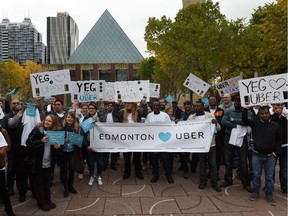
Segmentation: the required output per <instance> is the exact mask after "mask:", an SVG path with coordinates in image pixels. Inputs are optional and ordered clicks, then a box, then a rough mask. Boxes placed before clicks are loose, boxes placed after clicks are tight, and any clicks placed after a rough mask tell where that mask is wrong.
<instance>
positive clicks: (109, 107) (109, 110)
mask: <svg viewBox="0 0 288 216" xmlns="http://www.w3.org/2000/svg"><path fill="white" fill-rule="evenodd" d="M106 110H107V112H109V113H110V112H112V111H113V104H111V103H108V104H107V105H106Z"/></svg>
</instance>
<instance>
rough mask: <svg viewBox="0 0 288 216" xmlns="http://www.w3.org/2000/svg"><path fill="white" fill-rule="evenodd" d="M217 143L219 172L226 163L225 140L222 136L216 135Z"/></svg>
mask: <svg viewBox="0 0 288 216" xmlns="http://www.w3.org/2000/svg"><path fill="white" fill-rule="evenodd" d="M215 143H216V167H217V171H219V169H220V165H221V163H222V162H223V161H224V158H223V155H224V139H223V137H222V135H221V134H215Z"/></svg>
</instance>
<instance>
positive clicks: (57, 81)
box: [30, 70, 71, 98]
mask: <svg viewBox="0 0 288 216" xmlns="http://www.w3.org/2000/svg"><path fill="white" fill-rule="evenodd" d="M30 81H31V86H32V93H33V97H34V98H36V97H37V96H51V95H59V94H68V93H71V91H70V89H69V85H70V82H71V78H70V72H69V70H58V71H50V72H42V73H32V74H30Z"/></svg>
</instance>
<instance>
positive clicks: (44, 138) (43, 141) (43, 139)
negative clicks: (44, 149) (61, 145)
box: [41, 136, 49, 143]
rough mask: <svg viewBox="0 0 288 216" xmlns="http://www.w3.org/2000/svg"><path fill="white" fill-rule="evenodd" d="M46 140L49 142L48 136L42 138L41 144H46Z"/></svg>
mask: <svg viewBox="0 0 288 216" xmlns="http://www.w3.org/2000/svg"><path fill="white" fill-rule="evenodd" d="M48 140H49V137H48V136H44V137H43V138H42V139H41V142H42V143H46V142H48Z"/></svg>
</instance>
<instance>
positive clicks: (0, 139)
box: [0, 132, 8, 170]
mask: <svg viewBox="0 0 288 216" xmlns="http://www.w3.org/2000/svg"><path fill="white" fill-rule="evenodd" d="M5 146H8V144H7V142H6V140H5V137H4V136H3V134H2V133H1V132H0V148H2V147H5ZM0 170H5V166H4V167H3V168H2V169H0Z"/></svg>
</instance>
